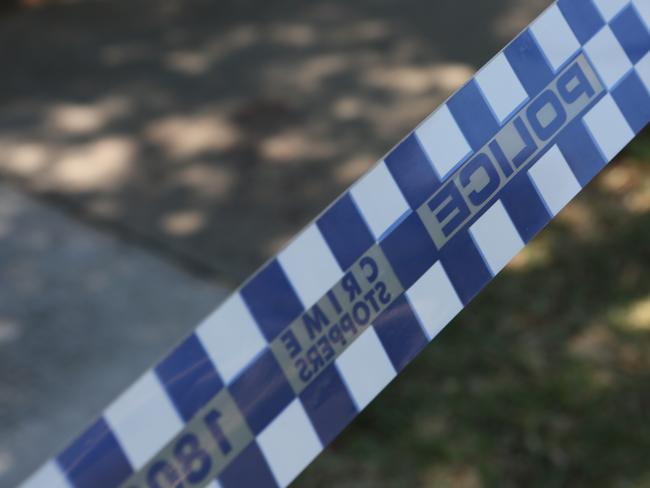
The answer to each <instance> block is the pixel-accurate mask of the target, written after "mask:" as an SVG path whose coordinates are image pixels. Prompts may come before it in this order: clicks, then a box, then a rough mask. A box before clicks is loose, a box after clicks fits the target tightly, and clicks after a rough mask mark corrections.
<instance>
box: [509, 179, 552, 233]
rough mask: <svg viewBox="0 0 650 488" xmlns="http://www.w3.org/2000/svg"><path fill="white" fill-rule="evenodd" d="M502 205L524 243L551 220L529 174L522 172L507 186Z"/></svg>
mask: <svg viewBox="0 0 650 488" xmlns="http://www.w3.org/2000/svg"><path fill="white" fill-rule="evenodd" d="M501 203H503V206H504V207H505V208H506V211H507V212H508V215H509V216H510V219H511V220H512V222H513V223H514V224H515V227H516V228H517V231H518V232H519V235H520V236H521V238H522V239H523V240H524V242H529V241H530V240H531V239H532V238H533V237H535V235H536V234H537V233H538V232H539V231H540V230H542V228H543V227H544V226H545V225H546V224H548V222H549V221H550V220H551V216H550V214H549V213H548V210H546V205H545V204H544V202H543V201H542V199H541V197H540V196H539V192H538V191H537V190H536V189H535V186H534V185H533V182H532V181H530V178H529V177H528V173H527V172H523V171H522V172H521V173H519V174H518V175H517V176H515V177H514V178H513V179H512V180H511V181H510V183H508V184H507V185H506V186H505V188H504V189H503V190H502V191H501Z"/></svg>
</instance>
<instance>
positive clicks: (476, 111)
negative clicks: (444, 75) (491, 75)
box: [447, 79, 499, 151]
mask: <svg viewBox="0 0 650 488" xmlns="http://www.w3.org/2000/svg"><path fill="white" fill-rule="evenodd" d="M447 107H448V108H449V110H450V111H451V113H452V115H453V116H454V119H456V123H457V124H458V126H459V127H460V130H461V131H462V133H463V135H464V136H465V138H466V139H467V141H468V142H469V144H470V146H472V149H473V150H474V151H478V150H479V149H480V148H482V147H483V146H484V145H485V144H487V142H488V141H489V140H490V139H491V138H492V137H493V136H494V135H495V134H496V133H497V132H498V130H499V123H498V122H497V120H496V118H495V117H494V115H493V113H492V110H491V109H490V107H488V104H487V102H486V101H485V98H484V97H483V94H482V93H481V90H480V89H479V87H478V84H477V83H476V80H474V79H473V80H470V81H469V82H468V83H467V84H466V85H465V86H463V87H462V88H461V89H460V90H458V91H457V92H456V93H455V94H454V95H453V96H452V97H451V98H450V99H449V100H448V101H447Z"/></svg>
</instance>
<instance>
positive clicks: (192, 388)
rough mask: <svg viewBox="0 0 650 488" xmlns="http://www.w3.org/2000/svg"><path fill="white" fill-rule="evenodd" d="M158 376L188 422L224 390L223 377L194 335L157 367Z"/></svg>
mask: <svg viewBox="0 0 650 488" xmlns="http://www.w3.org/2000/svg"><path fill="white" fill-rule="evenodd" d="M156 374H157V375H158V378H160V381H161V382H162V384H163V385H164V387H165V390H167V393H169V396H170V397H171V399H172V402H173V403H174V405H175V406H176V409H177V410H178V412H179V413H180V415H181V417H183V419H184V420H185V421H187V420H189V419H191V418H192V417H193V416H194V414H195V413H196V412H197V411H198V410H199V409H200V408H201V407H203V406H204V405H205V404H206V403H208V402H209V401H210V400H211V399H212V398H213V397H214V396H215V395H216V394H217V393H219V391H220V390H221V389H222V388H223V381H222V380H221V378H220V377H219V373H217V370H216V369H215V368H214V366H213V364H212V361H210V358H209V357H208V355H207V354H206V352H205V349H203V346H202V345H201V343H200V342H199V339H198V338H197V337H196V336H195V335H194V334H192V335H191V336H189V337H188V338H187V339H185V341H183V342H182V343H181V344H180V345H179V346H178V347H177V348H176V349H174V351H172V353H171V354H170V355H169V356H167V357H166V358H165V359H163V360H162V361H161V362H160V364H158V366H156Z"/></svg>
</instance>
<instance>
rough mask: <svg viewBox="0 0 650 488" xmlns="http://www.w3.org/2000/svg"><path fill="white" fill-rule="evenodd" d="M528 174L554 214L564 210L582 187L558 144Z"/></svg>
mask: <svg viewBox="0 0 650 488" xmlns="http://www.w3.org/2000/svg"><path fill="white" fill-rule="evenodd" d="M528 175H529V176H530V178H531V180H532V181H533V183H534V184H535V187H536V188H537V191H538V192H539V195H540V196H541V197H542V198H543V199H544V201H545V202H546V206H547V207H548V209H549V210H550V212H551V213H552V214H553V215H556V214H557V213H558V212H559V211H560V210H562V209H563V208H564V206H565V205H566V204H567V203H569V202H570V201H571V199H572V198H573V197H574V196H576V195H577V194H578V192H580V189H581V187H580V183H578V180H577V179H576V177H575V175H574V174H573V171H572V170H571V167H570V166H569V163H567V162H566V159H564V156H563V155H562V152H561V151H560V149H559V148H558V147H557V145H555V146H553V147H552V148H551V149H549V150H548V151H547V152H546V154H544V156H542V157H541V158H540V159H539V161H537V162H536V163H535V164H534V165H533V167H532V168H530V169H529V170H528Z"/></svg>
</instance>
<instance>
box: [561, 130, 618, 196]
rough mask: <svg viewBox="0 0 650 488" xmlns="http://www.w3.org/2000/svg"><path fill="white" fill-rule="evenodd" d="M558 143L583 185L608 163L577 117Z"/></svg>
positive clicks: (562, 133) (563, 131)
mask: <svg viewBox="0 0 650 488" xmlns="http://www.w3.org/2000/svg"><path fill="white" fill-rule="evenodd" d="M557 145H558V147H559V148H560V151H561V152H562V155H563V156H564V159H566V162H567V163H569V166H570V167H571V171H573V174H574V175H575V176H576V178H577V180H578V183H580V186H582V187H584V186H585V185H586V184H587V183H589V182H590V181H591V179H592V178H593V177H594V176H596V174H598V172H599V171H600V170H601V169H603V168H604V167H605V165H606V164H607V161H605V159H604V158H603V156H602V154H601V152H600V149H599V148H598V147H597V146H596V143H595V142H594V140H593V138H592V137H591V135H590V134H589V132H588V131H587V128H586V127H585V125H584V123H583V121H582V120H581V119H575V120H574V121H573V122H571V123H570V124H569V125H568V126H566V128H564V129H563V130H562V132H560V135H559V136H558V138H557Z"/></svg>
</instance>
